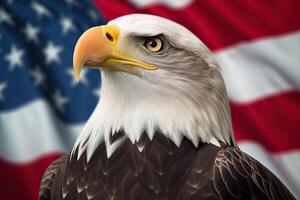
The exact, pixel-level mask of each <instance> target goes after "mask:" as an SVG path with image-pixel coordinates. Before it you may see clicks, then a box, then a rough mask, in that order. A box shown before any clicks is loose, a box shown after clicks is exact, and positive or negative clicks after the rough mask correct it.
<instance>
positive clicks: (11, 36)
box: [0, 0, 104, 200]
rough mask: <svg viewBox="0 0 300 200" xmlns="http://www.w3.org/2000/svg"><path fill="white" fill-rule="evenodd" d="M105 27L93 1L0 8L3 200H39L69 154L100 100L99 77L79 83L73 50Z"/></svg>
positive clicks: (14, 3) (91, 75)
mask: <svg viewBox="0 0 300 200" xmlns="http://www.w3.org/2000/svg"><path fill="white" fill-rule="evenodd" d="M103 23H104V21H103V19H102V18H101V17H100V15H99V12H98V10H97V8H96V7H95V5H94V4H93V3H92V2H91V1H71V0H66V1H61V0H51V1H48V0H44V1H42V0H40V1H17V0H15V1H5V2H3V1H2V0H1V6H0V34H1V35H0V38H1V39H0V199H7V200H14V199H16V200H17V199H18V200H20V199H23V200H29V199H32V200H33V199H37V198H38V189H39V184H40V179H41V176H42V174H43V172H44V170H45V169H46V167H47V166H48V165H49V164H50V163H51V162H52V161H53V160H54V159H56V158H57V157H58V156H59V155H61V154H62V153H64V152H68V151H70V149H71V148H72V145H73V143H74V142H75V139H76V138H77V135H78V134H79V132H80V129H81V127H82V125H83V124H84V122H85V121H86V120H87V119H88V117H89V116H90V114H91V112H92V111H93V108H94V107H95V105H96V103H97V101H98V93H99V87H100V85H99V81H100V76H99V73H97V71H86V72H84V73H83V74H82V75H83V76H82V78H83V79H82V81H81V82H79V83H78V84H76V81H75V78H74V77H73V70H72V55H73V49H74V46H75V44H76V41H77V39H78V38H79V36H80V35H81V34H82V33H83V32H84V31H85V30H86V29H88V28H89V27H91V26H95V25H101V24H103Z"/></svg>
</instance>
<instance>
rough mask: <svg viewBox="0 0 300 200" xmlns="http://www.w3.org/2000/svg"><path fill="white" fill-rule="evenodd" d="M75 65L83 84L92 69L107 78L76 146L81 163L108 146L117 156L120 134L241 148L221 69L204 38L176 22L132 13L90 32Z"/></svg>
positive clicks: (82, 39) (76, 54)
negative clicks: (84, 71)
mask: <svg viewBox="0 0 300 200" xmlns="http://www.w3.org/2000/svg"><path fill="white" fill-rule="evenodd" d="M73 63H74V73H75V76H76V77H77V78H78V79H79V77H80V71H81V69H82V68H83V67H92V68H96V69H100V70H101V80H102V81H101V82H102V85H101V95H100V96H101V98H100V101H99V103H98V105H97V106H96V108H95V110H94V112H93V114H92V115H91V117H90V119H89V120H88V122H87V123H86V125H85V126H84V128H83V130H82V132H81V134H80V136H79V138H78V140H77V142H76V144H75V146H74V149H77V148H78V151H79V153H78V155H79V157H80V155H81V154H82V153H83V152H87V158H88V159H89V158H90V157H91V156H92V154H93V152H94V151H95V149H96V148H97V146H99V144H101V143H105V145H106V150H107V156H108V157H109V156H111V154H112V153H113V152H114V151H115V149H116V148H118V146H119V145H121V144H122V138H120V139H119V140H118V141H116V142H114V143H113V144H111V143H110V142H109V137H110V135H113V134H115V133H116V132H118V131H120V130H122V131H124V133H125V137H128V138H130V140H131V141H132V143H135V142H138V141H139V139H140V137H141V135H142V134H143V133H146V134H147V135H148V137H149V138H150V140H151V139H152V138H153V135H154V134H155V132H156V131H158V130H159V131H160V132H161V133H163V134H164V135H165V136H166V137H168V138H169V139H171V140H172V141H173V142H174V143H175V144H176V145H177V146H180V144H181V141H182V139H183V138H187V139H189V140H190V141H191V142H192V143H193V144H194V145H195V146H196V147H197V145H198V143H199V142H204V143H213V144H215V145H219V142H223V143H227V144H233V143H234V141H233V136H232V134H233V133H232V127H231V120H230V111H229V106H228V100H227V94H226V89H225V85H224V81H223V78H222V76H221V73H220V68H219V66H218V64H217V62H216V61H215V59H214V57H213V55H212V53H211V52H210V51H209V50H208V48H207V47H206V46H205V45H204V44H203V43H202V42H201V41H200V39H198V38H197V37H196V36H195V35H194V34H193V33H192V32H190V31H189V30H187V29H186V28H184V27H183V26H181V25H179V24H177V23H175V22H172V21H170V20H167V19H164V18H161V17H158V16H153V15H145V14H133V15H127V16H123V17H120V18H117V19H114V20H112V21H110V22H109V23H108V24H107V25H104V26H97V27H93V28H90V29H88V30H87V31H86V32H85V33H83V34H82V36H81V37H80V38H79V40H78V42H77V44H76V47H75V50H74V56H73ZM73 151H74V150H73ZM79 157H78V158H79Z"/></svg>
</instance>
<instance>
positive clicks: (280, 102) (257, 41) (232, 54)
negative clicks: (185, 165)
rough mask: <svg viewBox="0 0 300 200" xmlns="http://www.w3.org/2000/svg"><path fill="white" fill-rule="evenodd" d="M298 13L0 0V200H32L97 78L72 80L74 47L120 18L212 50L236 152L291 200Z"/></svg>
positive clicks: (296, 165) (277, 5) (297, 144)
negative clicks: (163, 23)
mask: <svg viewBox="0 0 300 200" xmlns="http://www.w3.org/2000/svg"><path fill="white" fill-rule="evenodd" d="M299 10H300V1H298V0H288V1H287V0H264V1H258V0H257V1H253V0H243V1H241V0H240V1H238V0H231V1H229V0H215V1H208V0H176V1H172V0H95V1H90V0H77V1H76V0H52V1H47V0H34V1H30V0H0V199H11V200H15V199H22V200H34V199H37V196H38V189H39V182H40V179H41V176H42V174H43V171H44V170H45V169H46V167H47V166H48V165H49V164H50V163H51V162H52V161H53V160H54V159H56V158H57V157H59V155H61V154H63V153H64V152H68V151H70V149H71V148H72V145H73V143H74V141H75V139H76V137H77V136H78V134H79V133H80V130H81V128H82V126H83V125H84V123H85V122H86V120H87V119H88V117H89V116H90V114H91V112H92V110H93V108H94V107H95V105H96V103H97V102H98V99H99V92H100V86H101V82H100V74H99V72H98V71H96V70H89V71H84V73H83V74H82V78H81V81H80V82H79V83H76V82H75V79H74V76H73V72H72V53H73V48H74V45H75V43H76V41H77V39H78V37H79V36H80V35H81V34H82V33H83V32H84V30H86V29H88V28H89V27H91V26H95V25H101V24H105V23H106V22H107V21H109V20H111V19H113V18H116V17H119V16H122V15H125V14H130V13H151V14H155V15H159V16H163V17H166V18H169V19H172V20H174V21H176V22H178V23H180V24H182V25H184V26H185V27H187V28H188V29H190V30H191V31H192V32H193V33H195V34H196V35H197V36H198V37H199V38H200V39H201V40H202V41H203V42H204V43H205V44H206V45H207V46H208V47H209V48H210V49H211V50H212V51H213V53H214V55H215V57H216V58H217V60H218V62H219V63H220V65H221V68H222V71H223V75H224V79H225V82H226V86H227V89H228V94H229V98H230V103H231V112H232V120H233V127H234V131H235V137H236V140H237V142H238V145H239V146H240V148H241V149H242V150H244V151H245V152H247V153H248V154H250V155H252V156H253V157H255V158H256V159H257V160H259V161H260V162H261V163H263V164H264V165H265V166H266V167H268V168H269V169H270V170H271V171H272V172H273V173H275V174H276V175H277V176H278V177H279V178H280V179H281V180H282V181H283V182H284V183H285V184H286V185H287V186H288V188H289V189H290V190H291V191H292V193H293V194H294V195H296V196H297V197H298V198H300V173H299V171H300V92H299V89H300V14H299ZM100 98H101V97H100Z"/></svg>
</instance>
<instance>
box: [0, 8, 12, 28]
mask: <svg viewBox="0 0 300 200" xmlns="http://www.w3.org/2000/svg"><path fill="white" fill-rule="evenodd" d="M2 22H4V23H7V24H9V25H14V22H13V20H12V19H11V16H10V15H9V14H8V12H6V10H4V9H3V8H0V24H1V23H2Z"/></svg>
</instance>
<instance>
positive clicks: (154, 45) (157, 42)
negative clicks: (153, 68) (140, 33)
mask: <svg viewBox="0 0 300 200" xmlns="http://www.w3.org/2000/svg"><path fill="white" fill-rule="evenodd" d="M144 46H145V47H146V48H147V49H148V50H149V51H151V52H158V51H160V50H162V49H163V41H162V39H161V38H159V37H151V38H148V39H146V41H145V42H144Z"/></svg>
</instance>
